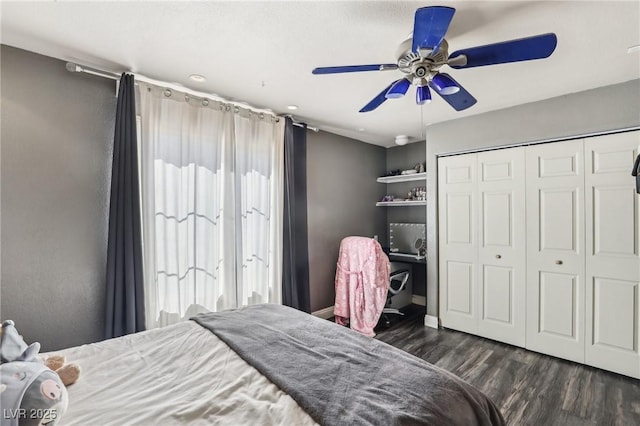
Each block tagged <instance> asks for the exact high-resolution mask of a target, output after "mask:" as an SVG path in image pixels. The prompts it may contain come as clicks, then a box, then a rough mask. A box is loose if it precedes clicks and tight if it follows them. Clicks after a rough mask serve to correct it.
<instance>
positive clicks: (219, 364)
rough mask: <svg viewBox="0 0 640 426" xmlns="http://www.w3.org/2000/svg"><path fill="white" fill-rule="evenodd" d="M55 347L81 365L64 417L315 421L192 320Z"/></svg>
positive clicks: (115, 421)
mask: <svg viewBox="0 0 640 426" xmlns="http://www.w3.org/2000/svg"><path fill="white" fill-rule="evenodd" d="M55 353H56V354H63V355H65V356H66V357H67V361H68V362H74V363H77V364H79V365H80V366H81V368H82V373H81V376H80V380H79V381H78V382H77V383H76V384H74V385H71V386H69V408H68V409H67V412H66V413H65V414H64V416H63V417H62V421H61V422H60V424H62V425H82V426H85V425H89V424H92V425H157V424H162V425H174V424H189V425H287V426H288V425H301V426H302V425H315V424H316V423H315V422H314V421H313V420H312V419H311V417H309V415H308V414H307V413H306V412H305V411H304V410H302V408H300V406H298V404H297V403H296V402H295V401H294V400H293V399H292V398H291V397H290V396H289V395H287V394H286V393H284V392H283V391H281V390H280V389H279V388H278V387H277V386H276V385H274V384H273V383H271V382H270V381H269V380H267V379H266V378H265V377H264V376H263V375H262V374H260V373H259V372H258V371H257V370H256V369H255V368H253V367H252V366H251V365H249V364H247V363H246V362H245V361H244V360H243V359H242V358H240V357H239V356H238V355H237V354H236V353H235V352H234V351H233V350H231V349H230V348H229V346H227V345H226V344H225V343H224V342H222V341H221V340H220V339H218V337H216V336H215V335H214V334H213V333H211V332H210V331H209V330H206V329H204V328H202V327H201V326H199V325H198V324H196V323H194V322H193V321H185V322H182V323H179V324H175V325H172V326H169V327H165V328H161V329H154V330H149V331H145V332H143V333H137V334H134V335H129V336H125V337H121V338H117V339H111V340H106V341H104V342H99V343H94V344H91V345H84V346H78V347H75V348H70V349H65V350H63V351H60V352H55ZM51 354H53V353H51ZM45 355H46V354H45ZM132 372H134V373H133V374H132Z"/></svg>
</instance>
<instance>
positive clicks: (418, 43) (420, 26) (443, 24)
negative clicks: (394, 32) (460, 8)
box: [411, 6, 456, 53]
mask: <svg viewBox="0 0 640 426" xmlns="http://www.w3.org/2000/svg"><path fill="white" fill-rule="evenodd" d="M455 12H456V10H455V9H454V8H452V7H445V6H431V7H422V8H420V9H418V10H416V15H415V18H414V22H413V45H412V47H411V50H412V51H413V52H415V53H419V50H420V49H421V48H424V49H432V50H434V51H437V50H438V48H439V47H440V43H442V39H443V38H444V35H445V34H446V33H447V30H448V29H449V24H450V23H451V20H452V19H453V14H454V13H455Z"/></svg>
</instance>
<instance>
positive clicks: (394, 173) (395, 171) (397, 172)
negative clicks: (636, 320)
mask: <svg viewBox="0 0 640 426" xmlns="http://www.w3.org/2000/svg"><path fill="white" fill-rule="evenodd" d="M401 173H402V170H400V169H396V170H391V171H389V172H387V174H386V175H384V176H383V177H388V176H398V175H399V174H401Z"/></svg>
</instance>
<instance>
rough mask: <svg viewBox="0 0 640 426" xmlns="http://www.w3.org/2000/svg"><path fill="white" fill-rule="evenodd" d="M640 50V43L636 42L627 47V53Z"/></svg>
mask: <svg viewBox="0 0 640 426" xmlns="http://www.w3.org/2000/svg"><path fill="white" fill-rule="evenodd" d="M633 52H640V44H636V45H635V46H631V47H630V48H628V49H627V53H633Z"/></svg>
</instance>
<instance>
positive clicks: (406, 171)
mask: <svg viewBox="0 0 640 426" xmlns="http://www.w3.org/2000/svg"><path fill="white" fill-rule="evenodd" d="M416 173H418V172H417V171H416V169H409V170H403V171H402V174H403V175H413V174H416Z"/></svg>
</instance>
